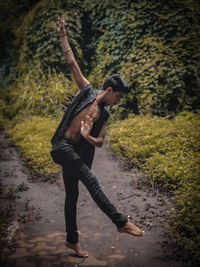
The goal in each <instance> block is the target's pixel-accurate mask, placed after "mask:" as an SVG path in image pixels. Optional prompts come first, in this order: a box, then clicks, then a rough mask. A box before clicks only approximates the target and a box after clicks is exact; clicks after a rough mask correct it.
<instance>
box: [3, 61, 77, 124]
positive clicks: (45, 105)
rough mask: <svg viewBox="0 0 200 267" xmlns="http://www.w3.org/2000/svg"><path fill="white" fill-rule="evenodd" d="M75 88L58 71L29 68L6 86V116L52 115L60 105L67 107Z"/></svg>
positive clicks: (57, 112)
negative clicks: (7, 104)
mask: <svg viewBox="0 0 200 267" xmlns="http://www.w3.org/2000/svg"><path fill="white" fill-rule="evenodd" d="M76 90H77V88H76V86H75V84H74V83H73V82H71V81H69V80H67V79H66V78H65V77H64V75H63V74H62V73H60V74H56V73H55V72H52V71H50V70H49V72H47V73H45V72H44V71H42V69H41V68H40V66H35V67H34V68H33V67H32V68H30V70H29V71H28V72H27V73H22V74H21V76H19V77H17V78H16V79H14V82H13V83H12V84H11V85H10V87H9V88H8V92H7V94H8V98H9V99H7V101H8V102H9V103H10V105H9V106H8V107H5V108H4V114H6V116H7V117H8V118H13V117H14V116H16V115H18V120H19V115H22V117H23V118H24V116H27V115H30V114H32V115H41V116H46V115H50V114H51V115H52V116H55V115H56V114H59V111H60V109H61V107H62V106H63V107H64V106H67V105H68V104H69V103H70V101H71V99H72V97H73V95H74V94H75V92H76Z"/></svg>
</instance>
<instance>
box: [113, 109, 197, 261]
mask: <svg viewBox="0 0 200 267" xmlns="http://www.w3.org/2000/svg"><path fill="white" fill-rule="evenodd" d="M108 134H109V136H108V139H109V143H110V145H111V148H112V150H113V151H114V152H115V153H116V154H117V155H118V156H119V157H120V158H122V159H124V160H126V161H128V162H129V163H130V162H132V164H133V166H137V167H140V168H141V169H142V170H143V173H144V175H145V176H146V177H145V179H146V182H148V183H149V184H150V185H152V186H154V187H157V188H159V189H160V190H163V191H167V192H169V193H170V194H174V195H175V196H176V199H177V204H176V205H175V207H174V208H173V209H172V214H171V216H170V218H169V219H170V232H171V234H172V237H173V238H176V239H177V240H179V241H180V242H181V244H182V246H184V248H186V249H187V250H189V251H190V252H191V254H193V255H194V256H195V257H197V258H199V257H200V255H199V251H200V247H199V245H200V243H199V233H200V224H199V221H200V209H199V203H200V202H199V201H200V182H199V174H200V151H199V147H200V117H199V115H197V114H196V115H195V114H193V113H190V112H185V113H182V114H180V115H179V116H177V117H176V118H174V119H173V120H168V119H166V118H159V117H155V116H153V117H151V116H133V115H131V116H130V117H129V118H127V119H125V120H124V121H118V122H116V123H112V124H111V125H110V126H109V129H108Z"/></svg>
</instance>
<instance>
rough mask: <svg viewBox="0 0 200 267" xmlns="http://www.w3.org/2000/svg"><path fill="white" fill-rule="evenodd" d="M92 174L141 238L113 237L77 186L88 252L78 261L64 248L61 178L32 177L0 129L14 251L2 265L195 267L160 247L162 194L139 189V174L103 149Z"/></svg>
mask: <svg viewBox="0 0 200 267" xmlns="http://www.w3.org/2000/svg"><path fill="white" fill-rule="evenodd" d="M93 172H94V173H95V174H96V175H97V177H98V178H99V182H100V184H101V185H102V187H103V190H104V191H105V193H106V194H107V196H108V197H109V198H110V200H111V201H112V202H113V203H114V204H115V205H116V206H117V208H118V209H119V210H120V211H121V212H124V213H125V214H126V215H129V216H130V217H131V218H132V219H131V220H132V221H133V222H134V223H135V224H136V225H137V226H139V227H141V228H142V229H143V230H145V233H146V234H145V236H144V237H142V238H137V237H133V236H130V235H126V234H118V233H117V231H116V228H115V226H114V225H113V224H112V222H111V221H110V220H109V219H108V218H107V217H106V216H105V215H104V214H103V213H102V212H101V210H100V209H98V207H97V206H96V204H95V203H94V202H93V200H92V198H91V196H90V195H89V194H88V192H87V190H86V188H85V187H84V186H83V185H82V184H81V183H80V184H79V185H80V196H79V202H78V225H79V230H80V242H81V244H82V246H83V248H84V249H85V250H87V251H88V252H89V254H90V256H89V257H88V258H87V259H81V258H79V257H77V256H75V254H74V253H73V252H72V251H71V250H69V249H67V248H66V247H65V246H64V240H65V233H64V229H65V224H64V214H63V210H64V187H63V183H62V177H61V174H59V175H58V177H57V180H56V182H54V183H51V179H49V181H42V180H41V178H40V179H39V178H36V177H31V176H30V173H29V171H28V169H27V167H26V165H25V163H24V162H23V161H22V159H21V158H20V156H19V153H18V151H17V149H16V148H15V147H14V146H11V145H9V144H8V142H7V138H6V133H5V131H4V130H3V129H2V130H1V131H0V178H1V180H0V181H1V208H2V209H4V210H6V209H7V210H11V211H12V212H11V214H12V216H11V217H10V218H11V219H10V226H9V229H8V230H9V236H8V239H9V240H10V241H9V242H10V244H11V245H12V246H13V247H14V249H13V250H12V253H10V254H9V255H8V257H7V260H5V261H4V262H3V264H4V266H6V267H11V266H13V267H14V266H15V267H18V266H19V267H29V266H30V267H36V266H37V267H43V266H45V267H47V266H52V267H54V266H60V267H64V266H69V267H70V266H76V267H78V266H107V267H157V266H158V267H169V266H170V267H180V266H194V265H189V263H188V262H181V261H180V259H179V260H178V259H175V257H174V256H173V253H172V251H170V254H169V251H168V253H166V249H164V248H163V244H165V245H166V244H169V242H170V240H169V239H168V237H167V235H166V234H165V232H164V228H163V225H164V224H166V222H167V221H166V219H165V216H164V215H165V214H166V213H167V210H168V209H169V207H170V206H171V205H172V204H171V202H170V201H169V199H168V198H167V197H166V196H164V195H161V194H158V193H156V192H154V191H152V190H151V189H148V188H144V187H141V186H140V184H139V182H138V181H139V178H140V175H139V174H138V173H137V174H134V173H132V172H130V171H125V170H124V168H123V167H122V165H121V164H120V162H119V161H118V160H116V159H114V158H113V157H112V156H111V154H110V153H108V151H107V148H106V145H105V146H104V147H103V148H101V149H97V150H96V155H95V160H94V164H93ZM46 180H48V178H47V179H46ZM164 251H165V252H164ZM1 266H2V265H1Z"/></svg>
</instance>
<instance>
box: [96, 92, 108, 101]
mask: <svg viewBox="0 0 200 267" xmlns="http://www.w3.org/2000/svg"><path fill="white" fill-rule="evenodd" d="M106 95H107V92H106V91H105V90H99V92H98V95H97V97H96V100H97V102H98V104H106V101H105V97H106Z"/></svg>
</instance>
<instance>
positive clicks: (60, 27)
mask: <svg viewBox="0 0 200 267" xmlns="http://www.w3.org/2000/svg"><path fill="white" fill-rule="evenodd" d="M57 25H58V26H57V31H58V32H59V33H60V34H63V33H65V19H64V18H63V17H58V19H57Z"/></svg>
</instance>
